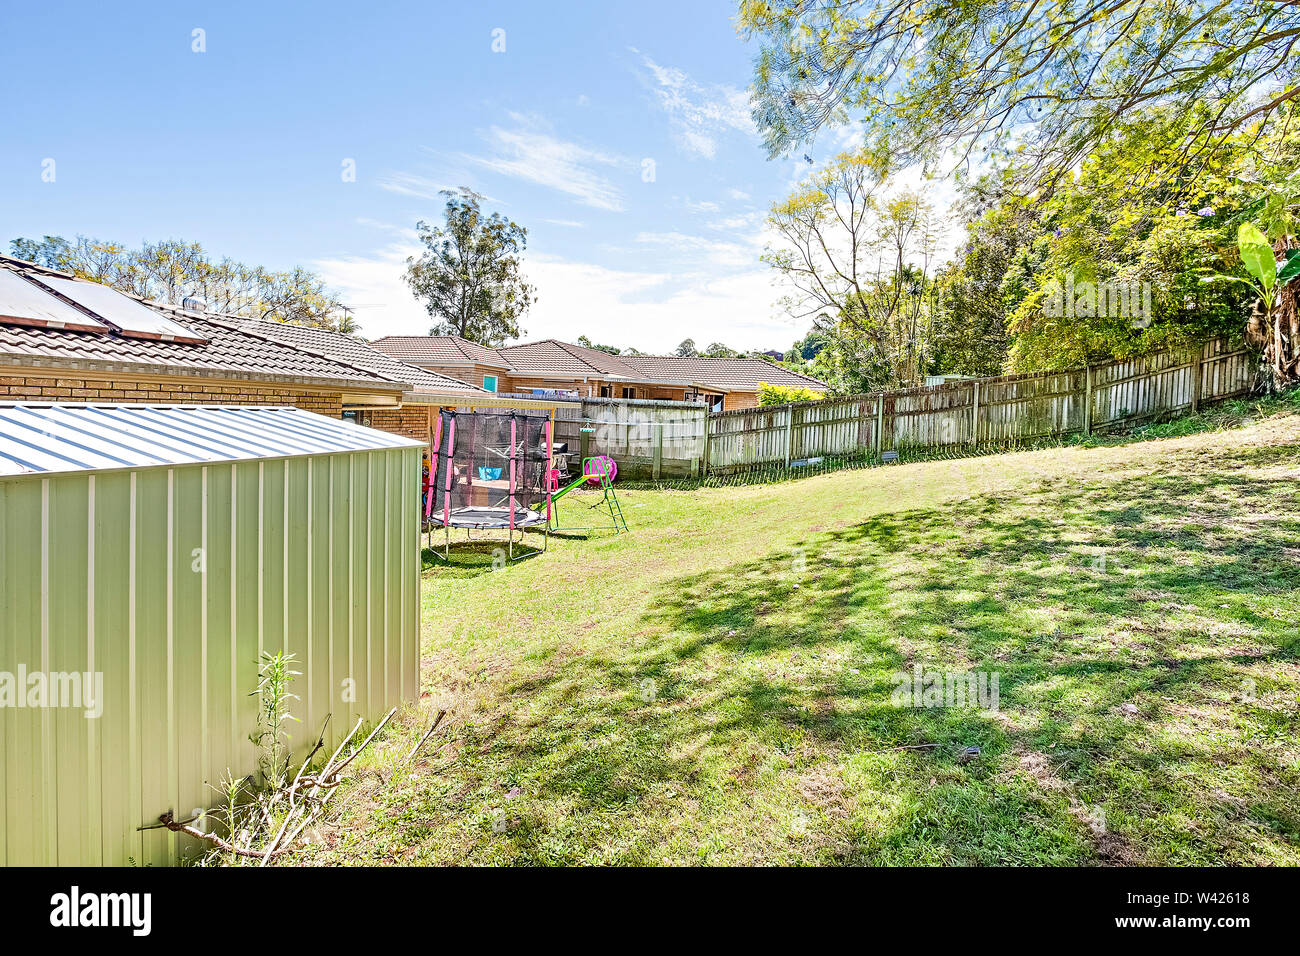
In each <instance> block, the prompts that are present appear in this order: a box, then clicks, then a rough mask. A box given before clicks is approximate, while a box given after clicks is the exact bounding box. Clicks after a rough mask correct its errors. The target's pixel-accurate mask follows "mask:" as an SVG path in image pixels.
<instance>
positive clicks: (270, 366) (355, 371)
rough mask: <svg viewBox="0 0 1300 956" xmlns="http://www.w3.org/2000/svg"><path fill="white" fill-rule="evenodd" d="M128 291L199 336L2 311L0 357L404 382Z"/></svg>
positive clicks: (99, 366)
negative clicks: (16, 320) (28, 319)
mask: <svg viewBox="0 0 1300 956" xmlns="http://www.w3.org/2000/svg"><path fill="white" fill-rule="evenodd" d="M0 270H6V271H9V272H13V273H16V274H18V275H20V276H23V277H25V278H27V279H29V280H35V282H36V283H39V282H40V281H41V280H42V279H43V278H56V279H61V280H70V279H71V280H72V281H74V282H76V283H83V282H84V283H85V284H87V285H92V286H94V285H98V283H92V282H89V281H88V280H81V279H73V277H71V276H68V275H67V274H65V273H61V272H56V271H55V270H52V269H45V268H42V267H40V266H36V265H34V264H32V263H29V262H25V261H23V260H21V259H14V258H12V257H9V256H0ZM29 284H30V286H31V288H32V289H35V290H36V291H38V292H41V291H42V287H41V286H39V285H36V284H35V283H31V282H29ZM128 298H129V299H130V300H131V301H132V302H133V303H137V304H141V305H144V306H146V307H147V308H148V309H150V310H152V311H153V312H154V313H156V314H157V315H159V316H160V317H162V318H166V319H171V320H173V321H175V322H178V323H180V324H181V325H182V326H184V328H185V329H187V330H189V331H190V332H192V333H193V334H194V336H195V338H196V339H197V341H175V340H167V339H161V338H136V337H131V336H130V335H129V334H122V333H119V332H117V331H114V330H113V329H111V328H107V327H106V328H102V329H99V330H92V331H77V330H74V329H70V328H66V327H57V326H56V325H54V324H45V325H39V324H13V323H11V322H10V321H9V320H8V319H6V318H5V317H4V316H3V315H0V364H16V365H28V366H37V367H52V368H60V367H66V368H76V369H85V370H108V371H122V372H135V373H145V374H149V373H152V374H167V375H195V376H206V377H216V378H237V379H254V380H263V381H276V382H285V381H291V382H294V383H298V384H307V385H318V386H334V387H338V386H340V385H346V386H350V387H352V388H354V389H355V388H358V387H360V388H364V389H365V390H367V391H382V392H396V391H400V390H402V388H403V387H404V383H402V382H399V381H393V380H391V379H389V378H386V377H385V376H383V375H381V374H380V373H378V372H376V371H374V370H372V369H369V368H365V367H361V366H357V365H351V364H348V363H346V362H343V361H337V360H334V359H331V358H328V357H326V356H324V355H320V354H317V353H315V352H312V351H308V350H304V349H301V348H295V347H294V346H293V345H291V344H288V343H286V342H283V341H280V340H279V339H276V338H272V337H271V336H269V335H265V334H263V333H261V332H259V331H257V330H253V329H246V328H244V327H243V323H244V322H245V321H246V320H245V319H243V318H241V317H239V316H224V315H214V314H211V313H199V312H189V311H186V310H183V309H177V308H175V307H172V306H168V305H163V304H160V303H157V302H149V301H146V300H143V299H139V298H136V297H134V296H128ZM56 301H59V302H61V303H62V302H63V300H62V299H57V300H56ZM63 304H67V303H63ZM3 307H4V303H3V302H0V312H3ZM15 311H16V309H15ZM83 311H85V312H86V316H87V320H88V321H89V322H92V323H95V322H98V321H99V320H100V319H107V320H108V321H109V322H110V323H111V322H112V316H111V315H107V316H99V315H97V314H95V313H93V312H90V311H88V310H84V307H83ZM106 311H107V310H106Z"/></svg>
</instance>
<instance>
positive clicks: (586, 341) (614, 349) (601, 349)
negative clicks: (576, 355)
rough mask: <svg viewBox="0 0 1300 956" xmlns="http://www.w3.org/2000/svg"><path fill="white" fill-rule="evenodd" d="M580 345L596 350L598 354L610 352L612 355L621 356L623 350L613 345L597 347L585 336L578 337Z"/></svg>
mask: <svg viewBox="0 0 1300 956" xmlns="http://www.w3.org/2000/svg"><path fill="white" fill-rule="evenodd" d="M578 344H579V345H581V346H582V347H583V348H588V349H595V350H596V351H597V352H608V353H609V354H610V355H621V354H622V353H623V350H622V349H620V348H618V347H616V346H613V345H597V344H596V343H595V342H593V341H592V340H591V339H589V338H587V337H586V336H585V335H579V336H578Z"/></svg>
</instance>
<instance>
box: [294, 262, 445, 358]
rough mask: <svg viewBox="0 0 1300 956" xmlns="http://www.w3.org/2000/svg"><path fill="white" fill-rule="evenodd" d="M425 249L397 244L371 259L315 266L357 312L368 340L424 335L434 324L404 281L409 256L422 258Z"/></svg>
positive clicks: (359, 322) (341, 297)
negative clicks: (383, 337)
mask: <svg viewBox="0 0 1300 956" xmlns="http://www.w3.org/2000/svg"><path fill="white" fill-rule="evenodd" d="M421 248H422V247H421V246H420V244H419V243H413V242H396V243H393V244H392V245H389V246H386V247H385V248H383V249H380V250H379V251H377V252H375V253H372V254H371V255H369V256H343V257H340V258H336V259H320V260H317V261H316V262H314V263H312V265H313V267H314V268H315V269H316V271H317V272H319V273H320V275H321V277H322V278H323V279H324V280H325V284H326V285H328V286H329V287H330V288H331V289H334V290H335V291H337V292H338V294H339V299H340V300H341V301H342V302H343V304H344V305H347V306H350V307H351V308H352V309H353V310H354V311H353V314H354V315H355V316H356V319H357V323H358V324H359V325H360V327H361V334H362V335H363V336H365V337H366V338H368V339H377V338H379V337H380V336H384V335H424V334H425V333H426V332H428V331H429V326H430V325H431V324H432V323H431V321H430V320H429V314H428V313H427V312H426V311H425V310H424V306H422V305H421V304H420V303H419V302H417V301H416V299H415V296H413V295H412V294H411V290H410V288H409V287H408V286H407V285H406V283H405V282H403V281H402V276H403V274H404V273H405V272H406V258H407V256H418V255H419V254H420V250H421Z"/></svg>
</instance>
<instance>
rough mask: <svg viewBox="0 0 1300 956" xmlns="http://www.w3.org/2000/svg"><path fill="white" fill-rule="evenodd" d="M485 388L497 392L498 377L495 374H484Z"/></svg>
mask: <svg viewBox="0 0 1300 956" xmlns="http://www.w3.org/2000/svg"><path fill="white" fill-rule="evenodd" d="M483 388H484V389H485V390H487V391H489V392H495V391H496V390H497V377H496V376H495V375H484V376H483Z"/></svg>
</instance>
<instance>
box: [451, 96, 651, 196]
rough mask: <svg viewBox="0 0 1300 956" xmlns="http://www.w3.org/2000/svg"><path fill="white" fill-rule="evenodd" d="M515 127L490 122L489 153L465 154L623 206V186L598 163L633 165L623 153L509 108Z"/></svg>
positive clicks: (534, 180) (481, 164)
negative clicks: (562, 133)
mask: <svg viewBox="0 0 1300 956" xmlns="http://www.w3.org/2000/svg"><path fill="white" fill-rule="evenodd" d="M510 116H511V119H513V120H514V121H515V124H516V125H515V126H514V127H513V128H511V129H504V128H502V127H500V126H493V127H491V128H490V129H489V130H488V131H487V133H486V134H485V136H486V139H487V141H488V144H489V145H490V146H491V147H492V152H491V154H490V155H486V156H472V155H464V156H462V157H461V159H463V160H465V161H467V162H469V163H472V164H474V165H476V166H479V167H481V168H483V169H488V170H491V171H492V172H495V173H500V174H501V175H503V176H510V177H512V178H515V179H523V180H527V181H528V182H532V183H536V184H538V185H539V186H546V187H548V188H550V189H555V190H558V191H559V192H562V193H566V194H568V195H570V196H573V197H575V198H576V199H577V200H578V201H579V202H581V203H583V204H584V205H587V206H592V207H594V208H596V209H605V210H609V211H611V212H621V211H622V210H623V195H622V192H621V191H620V190H619V189H618V187H617V186H615V185H614V184H613V183H612V182H611V181H610V180H609V179H607V178H606V177H605V176H604V175H602V174H601V173H600V172H598V171H597V167H602V166H603V167H624V168H630V165H631V163H630V161H629V160H627V159H625V158H624V157H621V156H618V155H616V154H613V153H607V152H604V151H602V150H598V149H593V148H591V147H588V146H583V145H580V144H578V143H573V142H568V141H565V140H562V139H559V138H557V137H556V136H554V135H553V134H552V133H551V132H550V130H549V129H548V127H547V125H546V124H545V123H544V122H543V121H542V120H540V119H538V118H537V117H531V116H522V115H520V114H518V113H512V114H510Z"/></svg>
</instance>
